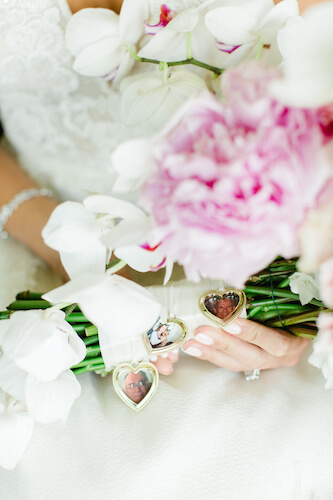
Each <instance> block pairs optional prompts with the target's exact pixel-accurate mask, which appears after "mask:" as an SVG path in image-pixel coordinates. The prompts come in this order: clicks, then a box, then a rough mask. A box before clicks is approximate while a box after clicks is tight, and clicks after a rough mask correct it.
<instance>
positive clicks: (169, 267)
mask: <svg viewBox="0 0 333 500" xmlns="http://www.w3.org/2000/svg"><path fill="white" fill-rule="evenodd" d="M173 266H174V262H173V261H172V260H171V259H166V262H165V275H164V280H163V285H166V284H167V283H168V282H169V280H170V278H171V275H172V271H173Z"/></svg>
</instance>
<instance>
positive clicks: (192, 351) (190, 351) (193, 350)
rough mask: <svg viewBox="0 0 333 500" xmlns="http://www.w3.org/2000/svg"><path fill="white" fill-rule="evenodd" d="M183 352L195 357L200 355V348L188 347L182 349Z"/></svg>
mask: <svg viewBox="0 0 333 500" xmlns="http://www.w3.org/2000/svg"><path fill="white" fill-rule="evenodd" d="M184 352H186V354H189V355H190V356H195V357H196V358H198V357H200V356H201V354H202V352H201V351H200V349H198V348H197V347H193V346H191V347H188V348H187V349H184Z"/></svg>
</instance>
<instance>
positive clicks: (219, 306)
mask: <svg viewBox="0 0 333 500" xmlns="http://www.w3.org/2000/svg"><path fill="white" fill-rule="evenodd" d="M233 310H234V308H233V306H232V303H231V302H230V300H229V299H227V298H224V299H221V300H219V301H218V302H216V307H215V308H214V312H215V314H216V316H217V317H218V318H221V319H224V318H227V317H228V316H230V314H232V311H233Z"/></svg>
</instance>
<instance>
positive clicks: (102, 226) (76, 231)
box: [42, 201, 114, 278]
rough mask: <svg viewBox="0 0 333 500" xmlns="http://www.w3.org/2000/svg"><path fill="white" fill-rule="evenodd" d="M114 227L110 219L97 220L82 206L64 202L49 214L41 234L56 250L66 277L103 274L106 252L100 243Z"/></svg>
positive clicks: (107, 258) (95, 215) (100, 218)
mask: <svg viewBox="0 0 333 500" xmlns="http://www.w3.org/2000/svg"><path fill="white" fill-rule="evenodd" d="M113 225H114V220H113V217H105V216H104V217H103V216H102V217H101V216H100V215H99V214H94V213H92V212H90V211H89V210H87V209H86V208H85V206H84V204H82V203H79V202H74V201H66V202H65V203H62V204H60V205H58V206H57V207H56V208H55V209H54V210H53V212H52V214H51V216H50V218H49V220H48V222H47V224H46V226H45V227H44V229H43V231H42V236H43V238H44V241H45V243H46V244H47V245H48V246H49V247H51V248H53V249H54V250H57V251H58V252H59V254H60V258H61V262H62V264H63V266H64V268H65V269H66V271H67V273H68V275H69V276H70V278H74V277H75V276H77V275H78V274H80V273H81V272H82V270H84V271H85V272H100V273H104V272H105V266H106V264H107V262H108V261H109V259H110V255H111V253H110V251H108V249H107V248H106V247H105V245H103V244H102V243H101V241H100V237H101V236H102V234H103V233H105V232H106V231H107V229H109V228H111V227H112V226H113Z"/></svg>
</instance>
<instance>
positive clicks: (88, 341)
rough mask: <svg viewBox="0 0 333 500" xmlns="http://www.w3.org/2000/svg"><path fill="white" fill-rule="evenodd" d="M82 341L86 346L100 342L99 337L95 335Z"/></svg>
mask: <svg viewBox="0 0 333 500" xmlns="http://www.w3.org/2000/svg"><path fill="white" fill-rule="evenodd" d="M82 340H83V342H84V343H85V344H86V345H91V344H96V343H97V342H98V335H94V336H93V337H86V338H83V339H82Z"/></svg>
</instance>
